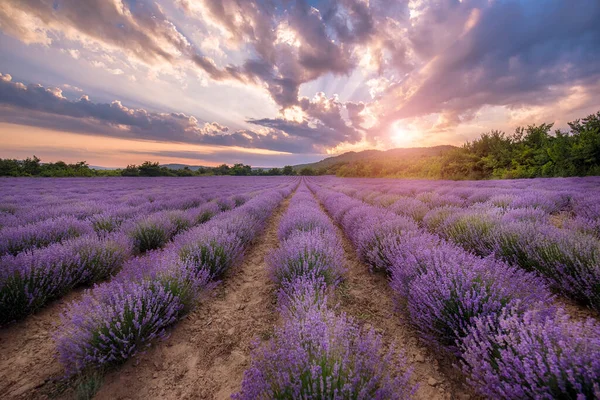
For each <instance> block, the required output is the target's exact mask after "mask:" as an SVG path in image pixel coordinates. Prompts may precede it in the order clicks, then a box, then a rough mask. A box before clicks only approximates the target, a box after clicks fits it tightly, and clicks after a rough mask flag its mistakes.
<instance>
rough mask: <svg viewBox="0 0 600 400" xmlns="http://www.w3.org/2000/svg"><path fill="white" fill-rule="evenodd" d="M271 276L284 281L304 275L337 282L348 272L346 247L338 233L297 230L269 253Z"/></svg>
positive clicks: (275, 280) (287, 281)
mask: <svg viewBox="0 0 600 400" xmlns="http://www.w3.org/2000/svg"><path fill="white" fill-rule="evenodd" d="M267 263H268V265H269V274H270V276H271V279H272V280H273V281H274V282H275V283H277V284H279V285H282V284H284V283H289V282H292V281H294V280H295V279H298V278H300V277H303V276H313V277H318V278H322V279H323V280H324V281H325V283H326V284H327V285H333V286H335V285H337V284H338V283H339V282H340V281H341V280H342V277H343V275H344V273H345V267H344V251H343V249H342V247H341V245H340V243H339V240H338V239H337V237H336V235H335V234H332V233H322V232H320V231H309V232H296V233H294V234H292V235H291V236H289V237H288V238H287V239H286V240H284V241H283V242H282V243H281V245H280V247H279V248H278V249H276V250H274V251H273V252H272V253H270V254H269V255H268V256H267Z"/></svg>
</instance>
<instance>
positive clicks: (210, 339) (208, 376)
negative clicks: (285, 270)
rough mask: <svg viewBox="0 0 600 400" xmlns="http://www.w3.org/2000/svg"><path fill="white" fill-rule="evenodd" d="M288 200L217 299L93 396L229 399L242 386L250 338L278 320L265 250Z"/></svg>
mask: <svg viewBox="0 0 600 400" xmlns="http://www.w3.org/2000/svg"><path fill="white" fill-rule="evenodd" d="M288 203H289V197H288V199H286V200H284V201H283V202H282V204H281V205H280V206H279V207H278V209H277V210H276V211H275V212H274V214H273V216H272V217H271V218H270V220H269V221H268V223H267V228H266V229H265V231H264V232H263V233H262V234H261V235H260V236H259V237H258V238H257V240H256V243H255V245H254V246H253V247H252V248H250V250H249V251H248V252H247V253H246V255H245V257H244V261H243V262H242V264H241V265H240V266H239V267H237V269H236V270H235V271H233V273H232V274H231V276H228V277H226V278H225V279H224V281H223V283H222V284H221V285H220V287H219V288H218V289H217V290H216V292H217V294H216V296H215V298H213V299H210V300H208V301H207V302H206V304H204V305H201V306H200V307H198V308H197V309H196V310H195V311H194V312H192V313H190V315H188V316H187V318H186V319H184V320H183V321H180V322H179V323H178V324H177V325H176V326H175V327H174V328H173V331H172V334H171V336H170V338H168V339H167V340H166V341H165V342H163V343H160V344H157V345H156V346H154V347H153V348H151V349H150V350H149V351H148V352H147V353H146V354H143V355H141V356H139V357H137V359H135V360H131V361H130V362H128V363H126V364H125V365H124V366H123V367H121V368H119V369H118V370H117V371H114V372H112V373H110V374H108V375H107V376H106V377H105V378H104V384H103V386H102V388H101V389H100V391H99V392H98V394H97V396H96V399H229V398H230V396H231V394H233V393H235V392H237V391H238V390H239V389H240V388H241V383H242V379H243V375H244V371H245V370H246V368H247V367H248V365H249V361H250V351H251V349H252V348H253V342H255V340H256V339H258V340H260V339H261V338H262V339H264V340H266V339H267V338H268V337H270V336H271V334H272V332H273V327H274V323H275V321H276V320H277V314H276V312H275V306H274V304H275V294H274V293H275V289H274V286H273V284H272V283H271V282H270V280H269V279H268V276H267V268H266V265H265V261H264V260H265V255H266V254H267V253H268V252H269V251H270V250H271V249H272V248H274V247H275V246H277V244H278V240H277V227H278V226H279V220H280V219H281V216H282V214H283V212H284V211H285V210H286V209H287V206H288Z"/></svg>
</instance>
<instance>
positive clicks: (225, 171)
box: [213, 164, 230, 175]
mask: <svg viewBox="0 0 600 400" xmlns="http://www.w3.org/2000/svg"><path fill="white" fill-rule="evenodd" d="M229 169H230V168H229V165H227V164H221V165H219V166H218V167H215V168H213V172H214V174H215V175H229Z"/></svg>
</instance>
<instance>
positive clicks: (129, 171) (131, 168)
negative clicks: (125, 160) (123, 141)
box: [121, 164, 140, 176]
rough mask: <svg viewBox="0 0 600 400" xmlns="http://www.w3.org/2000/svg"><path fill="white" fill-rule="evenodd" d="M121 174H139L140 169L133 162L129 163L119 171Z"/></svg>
mask: <svg viewBox="0 0 600 400" xmlns="http://www.w3.org/2000/svg"><path fill="white" fill-rule="evenodd" d="M121 175H122V176H140V170H139V169H138V167H137V166H136V165H135V164H130V165H128V166H127V168H125V169H124V170H122V171H121Z"/></svg>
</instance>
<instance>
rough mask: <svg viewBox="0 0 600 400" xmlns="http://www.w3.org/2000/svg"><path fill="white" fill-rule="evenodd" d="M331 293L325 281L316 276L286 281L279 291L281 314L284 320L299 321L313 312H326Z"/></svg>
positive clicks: (278, 302)
mask: <svg viewBox="0 0 600 400" xmlns="http://www.w3.org/2000/svg"><path fill="white" fill-rule="evenodd" d="M330 292H331V287H329V286H327V283H326V282H325V280H324V279H323V278H322V277H318V276H314V275H309V276H301V277H298V278H296V279H294V280H292V281H285V282H283V283H282V284H281V286H280V288H279V290H278V291H277V304H278V307H279V312H280V313H281V316H282V317H283V318H284V319H289V318H295V319H299V318H304V316H305V315H306V313H308V312H309V311H311V310H314V309H321V310H325V309H326V308H327V304H328V299H329V294H330Z"/></svg>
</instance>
